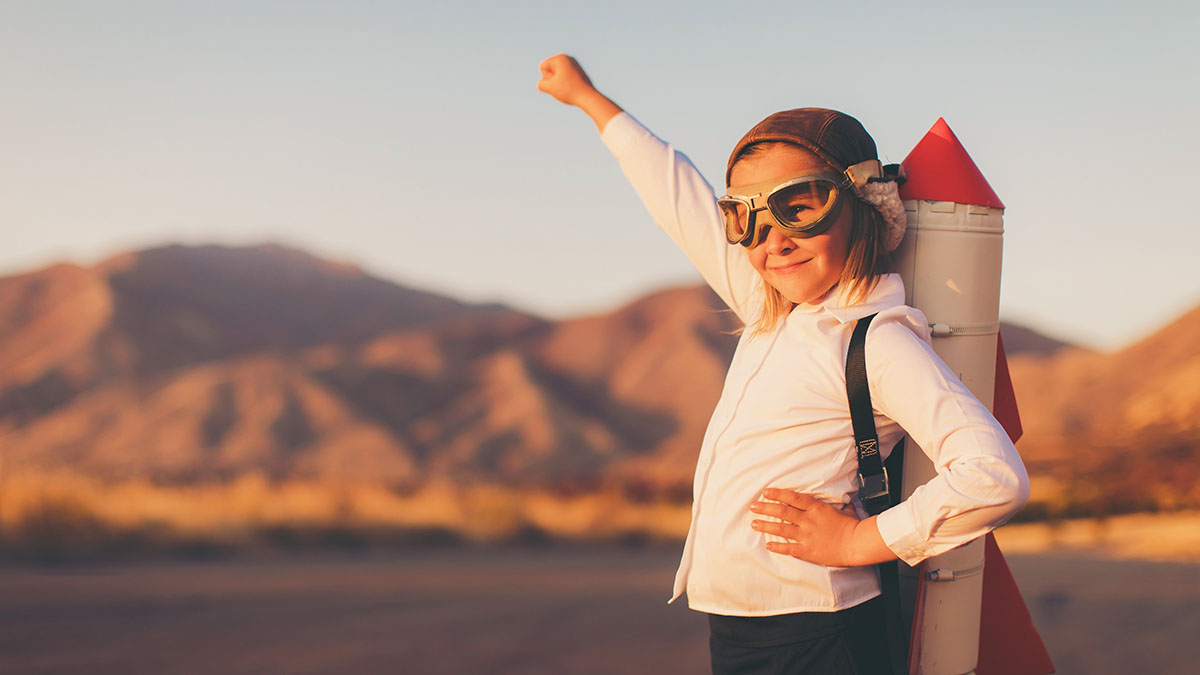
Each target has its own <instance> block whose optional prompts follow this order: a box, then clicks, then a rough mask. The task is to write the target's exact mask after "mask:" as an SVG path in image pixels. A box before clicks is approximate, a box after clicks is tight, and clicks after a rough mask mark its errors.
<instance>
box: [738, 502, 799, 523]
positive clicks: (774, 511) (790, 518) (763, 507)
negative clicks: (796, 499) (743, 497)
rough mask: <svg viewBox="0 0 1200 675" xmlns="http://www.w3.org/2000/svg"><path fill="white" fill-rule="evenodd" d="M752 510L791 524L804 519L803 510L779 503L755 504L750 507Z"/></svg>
mask: <svg viewBox="0 0 1200 675" xmlns="http://www.w3.org/2000/svg"><path fill="white" fill-rule="evenodd" d="M750 510H751V511H753V512H755V513H757V514H760V515H764V516H775V517H776V518H779V519H781V520H785V521H787V522H789V523H795V522H798V521H799V520H800V519H802V518H804V511H803V510H802V509H798V508H796V507H795V506H791V505H789V504H781V503H779V502H754V503H753V504H751V505H750Z"/></svg>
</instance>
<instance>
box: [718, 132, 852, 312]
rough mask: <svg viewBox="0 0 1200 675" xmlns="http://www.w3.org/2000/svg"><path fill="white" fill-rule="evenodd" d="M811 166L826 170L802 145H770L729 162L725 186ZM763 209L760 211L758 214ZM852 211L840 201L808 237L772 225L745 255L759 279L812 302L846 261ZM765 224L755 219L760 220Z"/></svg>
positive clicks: (832, 282)
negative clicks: (825, 225)
mask: <svg viewBox="0 0 1200 675" xmlns="http://www.w3.org/2000/svg"><path fill="white" fill-rule="evenodd" d="M815 169H824V170H826V171H828V170H831V169H830V168H829V165H828V164H826V163H825V162H823V161H822V160H821V159H820V158H819V157H817V156H816V155H814V154H812V153H811V152H809V151H807V150H805V149H804V148H801V147H799V146H796V145H784V144H781V145H774V146H771V147H770V148H768V149H766V150H765V151H763V152H762V153H759V154H755V155H750V156H749V157H746V158H744V159H742V160H740V161H738V163H737V164H735V165H734V166H733V171H731V172H730V174H729V182H730V191H731V192H733V191H734V188H736V187H738V186H744V185H754V184H756V183H762V182H764V181H768V180H772V179H774V178H779V177H782V176H790V175H792V174H796V173H800V172H801V171H807V170H815ZM841 198H842V199H846V198H847V196H846V195H842V197H841ZM766 213H767V212H765V211H764V212H762V213H760V214H759V216H760V218H761V217H762V216H763V215H765V214H766ZM853 214H854V209H853V208H851V204H848V203H846V204H843V206H842V210H841V213H840V214H839V215H838V219H837V221H835V222H834V224H833V226H832V227H830V228H829V229H828V230H826V231H825V232H824V233H823V234H819V235H817V236H815V237H809V238H807V239H800V238H793V237H788V236H786V235H784V234H783V233H782V232H781V231H780V229H779V228H778V227H771V228H770V230H769V232H768V233H767V238H766V240H765V241H764V242H763V243H762V244H759V245H758V246H755V247H754V248H751V249H747V250H746V255H747V256H749V258H750V264H751V265H753V266H754V269H756V270H758V273H759V275H761V276H762V278H763V280H764V281H766V282H767V283H768V284H770V285H771V287H772V288H774V289H775V290H777V291H779V292H780V293H781V294H782V295H783V297H785V298H787V299H788V300H790V301H792V302H795V303H797V304H816V303H817V301H818V300H820V299H821V298H822V297H823V296H824V295H825V294H826V293H828V292H829V291H830V289H832V288H833V287H834V285H836V284H837V282H838V279H839V278H840V277H841V275H842V268H843V267H845V266H846V256H847V253H848V251H849V240H850V224H851V221H852V220H853V218H854V215H853ZM764 225H765V224H764V223H763V221H762V220H760V221H759V226H760V227H762V226H764Z"/></svg>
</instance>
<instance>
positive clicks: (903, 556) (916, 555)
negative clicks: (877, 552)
mask: <svg viewBox="0 0 1200 675" xmlns="http://www.w3.org/2000/svg"><path fill="white" fill-rule="evenodd" d="M908 506H909V503H908V502H900V503H899V504H897V505H896V506H893V507H892V508H890V509H888V510H886V511H884V512H883V513H881V514H879V515H878V516H875V527H876V528H878V529H879V536H880V537H882V538H883V543H884V544H886V545H887V547H888V548H889V549H891V550H892V553H895V554H896V557H898V558H900V560H903V561H904V562H905V563H906V564H907V565H909V566H910V567H916V566H917V565H918V564H919V563H920V562H921V561H922V560H925V559H926V558H928V557H929V554H928V551H927V550H926V547H925V543H926V542H925V538H924V537H923V536H921V533H920V532H919V531H918V529H917V525H916V521H915V520H914V518H913V515H912V513H911V512H910V510H909V508H908Z"/></svg>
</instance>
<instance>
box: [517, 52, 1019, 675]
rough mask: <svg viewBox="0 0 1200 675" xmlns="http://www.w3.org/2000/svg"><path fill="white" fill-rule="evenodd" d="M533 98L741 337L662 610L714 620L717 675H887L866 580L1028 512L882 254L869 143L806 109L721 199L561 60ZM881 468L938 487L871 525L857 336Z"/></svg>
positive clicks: (554, 61) (753, 135)
mask: <svg viewBox="0 0 1200 675" xmlns="http://www.w3.org/2000/svg"><path fill="white" fill-rule="evenodd" d="M541 71H542V79H541V81H540V82H539V83H538V88H539V89H541V90H542V91H544V92H546V93H548V94H550V95H551V96H553V97H554V98H556V99H558V100H559V101H562V102H563V103H566V104H569V105H573V106H577V107H579V108H580V109H582V110H583V111H584V112H585V113H587V114H588V115H589V116H590V117H591V118H592V120H593V121H594V122H595V123H596V126H597V127H598V128H599V129H600V131H601V135H602V138H603V140H604V143H605V144H606V145H607V146H608V148H609V150H610V151H612V153H613V155H615V156H616V158H617V160H618V162H619V163H620V164H621V168H622V170H623V171H624V172H625V175H626V177H627V178H628V179H629V181H630V182H631V183H632V184H633V187H634V188H635V190H636V191H637V193H638V195H639V196H640V197H641V199H642V201H643V202H644V203H645V205H646V207H647V208H648V209H649V210H650V213H651V214H652V216H653V217H654V220H655V222H656V223H658V225H659V226H660V227H661V228H662V229H663V230H664V231H666V233H667V234H668V235H670V236H671V238H672V239H674V240H675V242H676V243H677V244H679V246H680V247H681V248H682V249H683V250H684V252H685V253H686V254H687V255H688V257H689V258H690V259H691V261H692V262H693V263H694V264H695V265H696V267H697V268H698V269H699V271H700V273H701V274H702V275H703V276H704V279H705V280H706V281H707V282H708V284H709V285H710V286H712V288H713V290H714V291H716V293H717V294H718V295H719V296H720V297H721V299H722V300H724V301H725V303H726V304H728V305H729V308H730V309H731V310H732V311H733V312H735V313H736V314H737V316H738V317H739V318H740V319H741V320H742V321H743V322H744V323H745V325H746V326H747V328H746V330H745V331H744V332H743V333H742V335H741V338H740V340H739V343H738V347H737V350H736V352H735V353H734V356H733V361H732V362H731V363H730V366H729V372H728V374H727V376H726V379H725V386H724V389H723V390H722V392H721V398H720V401H719V402H718V403H717V407H716V410H715V411H714V412H713V415H712V419H711V420H710V421H709V424H708V430H707V431H706V433H705V436H704V441H703V444H702V446H701V449H700V457H699V461H698V464H697V467H696V477H695V484H694V491H695V492H694V501H693V506H692V522H691V528H690V530H689V532H688V537H687V541H686V543H685V545H684V551H683V559H682V561H681V564H680V567H679V572H678V574H677V575H676V578H675V588H674V593H673V595H672V598H671V600H672V601H674V600H675V599H677V598H678V597H679V596H680V595H682V594H683V593H684V592H685V591H686V592H687V595H688V604H689V605H690V606H691V608H692V609H696V610H699V611H702V612H706V613H708V614H709V625H710V630H711V637H710V641H709V644H710V648H711V652H712V665H713V672H714V673H798V672H805V673H807V672H812V673H860V674H861V673H871V674H874V673H891V672H893V671H892V669H891V667H890V665H889V662H888V658H887V650H886V649H885V648H884V646H883V639H884V634H885V633H884V627H883V619H882V609H881V603H880V602H879V598H878V596H879V592H880V591H879V580H878V576H877V574H876V571H875V569H873V568H872V565H873V564H875V563H879V562H883V561H887V560H895V559H897V558H898V559H900V560H902V561H904V562H905V563H908V564H910V565H916V564H917V563H919V562H920V561H922V560H924V559H925V558H928V557H930V556H933V555H938V554H940V553H943V552H945V551H948V550H950V549H952V548H954V547H956V546H958V545H960V544H963V543H966V542H968V541H971V540H973V539H975V538H976V537H979V536H981V535H983V534H985V533H987V532H988V531H989V530H991V529H993V528H995V527H997V526H999V525H1001V524H1003V523H1004V522H1005V521H1006V520H1008V518H1009V517H1011V516H1012V515H1013V514H1015V513H1016V512H1017V511H1018V510H1020V508H1021V507H1022V505H1023V504H1024V503H1025V501H1026V499H1027V498H1028V494H1029V483H1028V478H1027V476H1026V473H1025V468H1024V466H1023V465H1022V463H1021V460H1020V458H1019V457H1018V455H1017V452H1016V449H1015V448H1014V447H1013V445H1012V443H1011V442H1010V441H1009V439H1008V436H1007V435H1006V434H1005V432H1004V430H1003V429H1002V428H1001V427H1000V425H999V424H998V423H997V422H996V420H995V419H994V418H993V417H992V415H991V414H990V413H989V412H988V410H987V409H986V408H985V407H984V406H983V405H982V404H981V403H980V402H979V401H978V400H977V399H975V397H974V396H972V395H971V393H970V392H969V391H968V390H967V389H966V388H965V387H964V386H963V385H962V383H961V382H960V381H959V380H958V378H957V377H956V376H955V375H954V374H953V373H952V372H951V371H950V370H949V369H948V368H947V367H946V366H945V364H943V363H942V362H941V360H940V359H939V358H938V357H937V356H936V355H935V354H934V352H933V350H932V348H931V347H930V346H929V341H930V336H929V329H928V327H927V325H926V321H925V317H924V316H923V315H922V314H921V313H920V312H919V311H917V310H915V309H913V308H911V307H907V306H905V305H904V287H903V284H902V282H901V281H900V277H899V276H898V275H896V274H890V273H889V272H890V263H889V255H888V254H889V253H890V252H891V251H893V250H894V249H895V248H896V246H898V245H899V243H900V240H901V238H902V237H903V234H904V209H903V206H902V205H901V203H900V199H899V195H898V193H897V191H896V185H895V182H893V181H889V179H888V177H887V176H884V175H883V174H882V171H881V170H880V166H879V162H878V158H877V157H876V151H875V142H874V141H873V140H872V139H871V137H870V135H868V134H867V132H866V130H865V129H863V127H862V125H860V124H859V123H858V121H857V120H855V119H854V118H852V117H849V116H847V115H844V114H842V113H839V112H836V111H832V110H824V109H818V108H805V109H800V110H789V111H784V112H780V113H776V114H774V115H771V116H770V117H768V118H767V119H765V120H763V121H762V122H761V123H759V124H758V125H757V126H755V127H754V128H753V129H751V130H750V131H749V132H748V133H747V134H746V135H745V136H744V137H743V138H742V139H741V140H740V141H738V143H737V144H736V145H735V146H734V150H733V153H732V154H731V155H730V158H729V163H728V166H727V171H726V175H725V179H726V185H727V186H728V188H727V192H726V195H725V196H724V197H722V198H721V199H715V198H714V195H713V191H712V189H711V188H710V187H709V185H708V184H707V183H706V182H705V180H704V178H703V177H701V176H700V174H699V172H697V170H696V169H695V167H694V166H692V164H691V162H690V161H689V160H688V159H687V158H686V157H685V156H684V155H682V154H681V153H679V152H677V151H675V150H674V149H673V148H672V147H671V146H669V145H667V144H665V143H663V142H662V141H661V140H659V139H658V138H656V137H655V136H654V135H653V134H651V133H650V132H649V131H647V130H646V129H645V128H644V127H642V126H641V125H640V124H639V123H638V122H637V121H636V120H634V119H633V118H632V117H631V116H629V115H628V114H626V113H624V112H623V111H622V110H621V108H620V107H618V106H617V105H616V104H615V103H613V102H612V101H611V100H609V99H608V98H606V97H605V96H603V95H602V94H601V93H600V92H598V91H597V90H596V89H595V88H594V87H593V86H592V83H591V81H590V80H589V79H588V77H587V75H586V74H585V73H584V72H583V70H582V68H580V66H579V64H578V63H577V62H576V61H575V60H574V59H572V58H570V57H568V56H565V55H562V54H559V55H557V56H554V57H551V58H549V59H547V60H546V61H544V62H543V63H542V64H541ZM872 314H876V316H875V319H874V320H873V322H872V323H871V324H870V326H869V330H868V331H867V334H866V346H865V351H866V362H867V378H868V383H869V387H870V393H871V402H872V404H873V407H874V411H873V412H874V417H875V425H876V427H877V430H878V436H879V447H880V448H882V449H883V450H884V453H885V454H886V452H887V449H889V448H891V447H892V446H894V445H895V444H896V442H897V441H898V440H899V439H900V438H901V436H902V435H903V434H904V433H905V432H907V433H908V434H909V435H910V436H911V437H912V438H913V440H914V441H916V443H917V444H919V445H920V447H921V450H923V451H924V452H925V453H926V454H927V455H929V456H930V458H931V459H932V460H933V463H934V465H935V466H936V467H937V471H938V474H937V477H936V478H934V479H933V480H931V481H930V482H929V483H927V484H926V485H923V486H921V487H919V488H918V489H917V490H916V491H914V492H913V494H912V495H911V496H910V497H908V498H907V499H906V500H905V501H904V502H902V503H900V504H898V505H896V506H893V507H892V508H889V509H887V510H886V511H884V512H883V513H881V514H879V515H878V516H871V517H865V516H866V512H865V511H864V510H863V508H862V505H861V503H860V500H859V497H858V493H859V488H860V485H859V482H860V481H859V477H858V457H857V453H856V445H855V441H854V432H853V429H852V426H851V419H850V413H849V409H848V404H847V396H846V375H845V372H846V370H845V369H846V351H847V346H848V344H849V340H850V335H851V332H852V331H853V329H854V326H855V323H856V321H857V320H858V319H860V318H863V317H866V316H868V315H872ZM897 675H898V674H897Z"/></svg>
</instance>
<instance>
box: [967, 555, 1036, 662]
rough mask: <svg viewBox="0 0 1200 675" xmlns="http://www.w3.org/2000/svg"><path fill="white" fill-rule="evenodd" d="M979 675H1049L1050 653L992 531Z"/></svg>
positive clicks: (986, 566)
mask: <svg viewBox="0 0 1200 675" xmlns="http://www.w3.org/2000/svg"><path fill="white" fill-rule="evenodd" d="M983 560H984V563H983V600H982V602H981V603H980V621H979V665H978V666H977V667H976V668H975V672H976V674H977V675H1047V674H1048V673H1053V672H1054V663H1053V662H1051V660H1050V653H1049V652H1047V651H1046V645H1045V644H1043V643H1042V638H1041V636H1040V635H1038V632H1037V628H1035V627H1034V625H1033V618H1032V617H1030V616H1029V609H1028V608H1027V607H1025V601H1024V600H1022V599H1021V591H1020V590H1019V589H1018V588H1017V582H1016V581H1014V580H1013V576H1012V572H1010V571H1009V569H1008V563H1006V562H1005V561H1004V555H1003V554H1001V553H1000V547H999V546H997V545H996V537H995V536H993V535H992V534H991V533H990V532H989V533H988V535H987V540H986V541H985V542H984V557H983Z"/></svg>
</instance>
